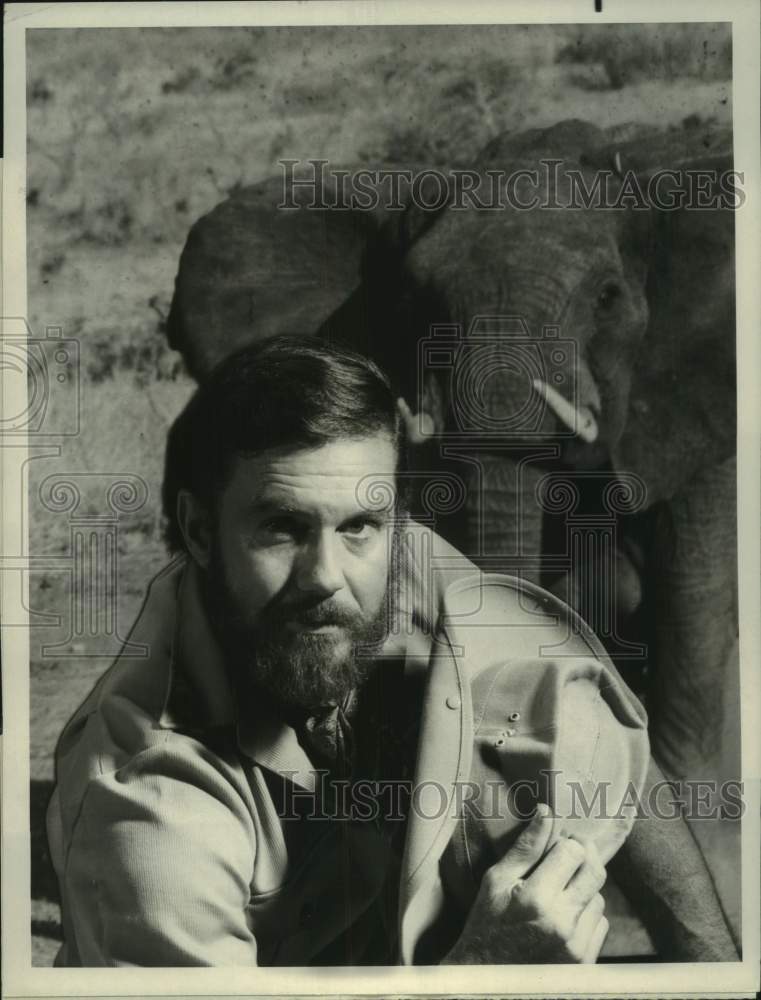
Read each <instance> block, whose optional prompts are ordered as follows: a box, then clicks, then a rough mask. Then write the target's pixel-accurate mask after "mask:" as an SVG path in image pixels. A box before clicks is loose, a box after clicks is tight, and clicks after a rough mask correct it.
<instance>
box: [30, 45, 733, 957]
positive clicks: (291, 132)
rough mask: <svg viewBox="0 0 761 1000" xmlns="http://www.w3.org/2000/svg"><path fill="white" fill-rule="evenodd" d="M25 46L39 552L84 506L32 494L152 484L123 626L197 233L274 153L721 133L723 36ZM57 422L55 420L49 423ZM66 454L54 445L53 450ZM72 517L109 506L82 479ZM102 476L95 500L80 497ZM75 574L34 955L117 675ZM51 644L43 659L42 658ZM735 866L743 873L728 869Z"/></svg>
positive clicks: (40, 680) (175, 403) (43, 700)
mask: <svg viewBox="0 0 761 1000" xmlns="http://www.w3.org/2000/svg"><path fill="white" fill-rule="evenodd" d="M27 55H28V93H27V102H28V133H29V141H28V157H29V159H28V189H27V203H28V282H29V286H28V291H29V323H30V326H31V329H32V331H33V334H34V335H35V336H36V337H43V336H44V335H45V330H46V328H47V327H51V326H56V327H61V328H62V332H63V336H64V337H67V338H75V339H76V340H77V341H78V342H79V349H80V362H79V399H78V401H77V398H76V393H75V391H74V390H73V389H69V388H66V389H63V390H61V391H59V392H58V396H57V398H56V400H55V403H56V408H58V407H60V408H62V410H65V409H66V408H70V407H71V406H74V405H77V402H78V405H79V407H80V416H81V420H80V428H81V429H80V433H79V434H78V435H77V436H75V437H71V438H68V439H61V440H64V444H63V445H62V450H61V454H60V457H58V458H53V457H47V458H44V457H40V458H38V459H35V460H33V461H31V462H30V464H29V467H28V468H29V497H30V525H31V539H32V542H31V551H32V554H33V555H34V556H36V557H40V558H41V559H42V562H43V563H44V561H45V559H49V560H52V559H54V558H56V557H63V559H64V563H65V561H66V559H67V557H70V554H71V552H70V545H71V542H70V523H69V521H70V513H66V512H52V511H50V510H49V509H47V508H46V507H45V506H44V505H43V504H42V502H41V500H40V494H39V489H40V485H41V483H42V482H43V481H44V480H45V479H46V478H47V477H48V476H50V475H51V474H63V473H77V474H81V473H88V474H106V477H107V476H108V475H113V474H123V473H132V474H137V475H139V476H140V477H141V478H142V479H143V480H144V481H145V482H146V484H147V486H148V490H149V496H148V499H147V501H146V503H145V504H143V505H142V506H140V507H139V509H138V510H136V511H134V512H133V513H129V514H123V515H121V516H120V521H119V525H118V559H119V561H118V575H117V593H118V623H119V632H120V634H121V635H125V634H126V632H127V630H128V629H129V625H130V623H131V622H132V620H133V619H134V616H135V614H136V612H137V611H138V608H139V605H140V602H141V599H142V597H143V595H144V591H145V587H146V583H147V581H148V580H149V579H150V577H151V576H152V575H153V574H154V573H155V572H156V571H157V570H158V569H159V568H160V567H161V566H162V564H163V563H164V562H165V560H166V555H165V551H164V548H163V544H162V539H161V519H160V514H159V495H160V485H161V471H162V461H163V448H164V438H165V434H166V430H167V427H168V425H169V423H170V421H171V420H172V419H173V417H174V416H175V415H176V413H177V412H178V411H179V409H180V408H181V406H182V404H183V403H184V401H185V399H186V398H187V397H188V395H189V393H190V392H191V391H192V387H193V386H192V383H191V382H190V380H189V379H188V377H187V376H186V375H185V374H184V372H183V370H182V365H181V363H180V361H179V359H178V357H177V356H176V355H175V354H174V353H173V352H171V351H169V349H168V348H167V347H166V345H165V341H164V338H163V331H162V328H163V322H164V318H165V316H166V314H167V311H168V307H169V302H170V299H171V294H172V288H173V280H174V275H175V271H176V267H177V261H178V258H179V254H180V251H181V249H182V245H183V242H184V239H185V237H186V235H187V231H188V228H189V227H190V225H191V224H192V222H193V221H195V219H196V218H198V216H199V215H201V214H203V213H205V212H206V211H208V210H209V209H211V208H212V207H213V206H214V205H215V204H216V203H217V202H219V201H221V200H222V199H223V198H225V196H226V195H227V194H228V193H229V192H230V191H231V190H232V189H233V188H235V187H236V186H237V185H241V184H247V183H251V182H255V181H257V180H261V179H263V178H265V177H268V176H270V175H272V174H275V173H278V170H279V168H278V166H277V161H278V159H279V158H281V157H293V158H300V159H304V158H307V157H322V158H326V159H329V160H331V161H332V162H334V163H337V164H351V163H356V162H362V163H366V164H368V165H372V164H373V162H376V161H377V162H381V161H386V162H388V161H395V160H399V161H410V160H411V161H418V162H420V161H429V162H432V163H449V164H456V165H467V164H468V162H469V159H470V158H471V156H472V155H473V154H474V153H475V152H476V151H477V150H478V149H479V148H480V147H481V146H482V145H483V144H484V143H485V142H486V141H487V140H488V139H490V138H491V137H492V136H494V135H496V134H497V133H499V132H502V131H504V130H507V129H519V128H523V127H533V126H536V125H551V124H553V123H554V122H556V121H559V120H560V119H563V118H569V117H577V118H587V119H590V120H592V121H594V122H595V123H596V124H598V125H602V126H607V125H616V124H621V123H626V122H641V123H647V124H660V125H663V126H676V125H678V124H679V123H681V122H682V121H683V120H684V119H685V118H687V117H688V116H693V115H698V116H699V117H700V118H701V119H715V120H717V121H720V122H728V121H729V120H730V116H731V104H732V101H731V82H730V80H731V61H730V44H729V38H728V32H727V30H726V28H725V27H724V26H718V25H713V26H709V25H690V26H679V25H670V26H663V27H661V28H660V30H658V29H653V28H651V27H649V26H636V27H635V26H627V27H622V28H618V27H613V26H610V27H609V26H595V27H586V28H578V27H574V26H562V27H544V26H537V27H516V26H498V27H494V26H487V27H457V28H450V27H425V28H386V27H377V28H319V29H292V28H291V29H273V28H269V29H256V28H251V29H240V28H235V29H232V28H229V29H224V28H219V29H135V30H126V29H118V30H116V29H114V30H103V29H98V30H41V29H37V30H33V31H29V32H28V33H27ZM56 408H54V409H52V410H51V412H52V413H55V412H57V409H56ZM59 443H60V441H59ZM78 482H79V486H80V488H81V489H82V499H81V503H80V508H79V510H78V512H75V513H79V514H82V513H83V512H84V513H87V512H89V513H91V514H98V513H101V512H104V510H105V511H107V510H108V508H107V507H106V508H104V494H103V480H102V479H101V478H99V479H97V480H96V479H95V478H93V476H92V475H90V477H89V478H86V477H82V476H81V475H80V476H79V477H78ZM88 482H89V483H92V484H93V486H92V488H90V487H87V488H86V487H84V486H83V484H85V483H88ZM72 592H73V591H72V579H71V576H70V569H68V568H67V567H66V565H64V564H60V565H59V566H58V567H56V566H55V565H54V564H53V563H52V561H51V565H50V566H49V567H48V568H44V567H43V568H40V569H39V570H37V571H35V572H33V573H32V574H31V576H30V607H31V611H32V612H35V613H48V614H56V615H58V616H59V617H60V619H61V620H60V624H59V625H57V626H56V625H48V626H45V627H42V626H40V627H37V628H36V629H34V630H33V635H32V657H33V659H32V668H31V710H32V717H31V775H32V846H33V865H32V895H33V903H32V907H33V928H32V930H33V959H34V962H35V964H41V965H45V964H49V963H50V962H51V961H52V958H53V956H54V954H55V951H56V949H57V947H58V941H59V939H60V925H59V914H58V905H57V889H56V886H55V879H54V876H53V875H52V872H51V869H50V864H49V858H48V855H47V848H46V844H45V836H44V822H43V817H44V809H45V806H46V803H47V799H48V797H49V794H50V790H51V787H52V784H51V782H52V777H53V765H52V752H53V747H54V744H55V741H56V739H57V736H58V734H59V732H60V730H61V728H62V726H63V724H64V723H65V721H66V719H67V718H68V717H69V716H70V715H71V713H72V711H73V710H74V708H75V707H76V706H77V704H78V703H79V702H80V701H81V699H82V698H83V696H84V695H85V694H86V692H87V691H88V690H89V688H90V687H91V686H92V684H93V682H94V679H95V678H96V677H97V676H98V675H100V674H101V673H102V671H103V670H104V668H105V667H106V666H107V665H108V662H109V661H108V658H107V657H101V656H99V657H92V656H87V655H84V654H85V653H86V652H87V649H88V648H89V647H87V646H86V645H84V644H81V643H76V642H72V641H69V639H70V637H71V634H72V632H71V629H72V616H73V615H74V614H75V613H76V611H77V609H76V607H74V606H73V605H72V601H71V600H70V594H71V593H72ZM56 644H60V645H59V649H58V650H57V651H52V652H51V651H48V652H47V653H46V654H44V655H43V651H42V646H43V645H48V646H49V645H56ZM728 863H730V864H731V859H729V861H728Z"/></svg>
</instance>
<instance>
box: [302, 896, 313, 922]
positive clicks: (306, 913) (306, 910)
mask: <svg viewBox="0 0 761 1000" xmlns="http://www.w3.org/2000/svg"><path fill="white" fill-rule="evenodd" d="M313 916H314V904H313V903H310V902H309V900H307V901H306V903H304V904H303V905H302V907H301V912H300V913H299V923H300V924H301V926H302V927H303V926H304V924H308V923H309V921H310V920H311V919H312V917H313Z"/></svg>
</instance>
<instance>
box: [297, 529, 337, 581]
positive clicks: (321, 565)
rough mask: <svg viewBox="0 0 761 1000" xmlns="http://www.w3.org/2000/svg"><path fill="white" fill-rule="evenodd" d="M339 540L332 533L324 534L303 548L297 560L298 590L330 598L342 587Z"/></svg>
mask: <svg viewBox="0 0 761 1000" xmlns="http://www.w3.org/2000/svg"><path fill="white" fill-rule="evenodd" d="M339 544H340V539H338V538H336V537H335V535H334V533H333V532H330V533H328V532H325V533H321V534H320V535H318V536H317V537H316V538H314V539H312V540H311V541H310V542H309V544H308V545H306V546H305V548H304V550H303V551H302V553H301V557H300V559H299V567H298V573H297V579H296V582H297V585H298V588H299V590H302V591H304V593H308V594H317V595H319V596H320V597H330V596H331V595H332V594H335V593H336V591H337V590H340V589H341V588H342V587H343V585H344V577H343V570H342V569H341V565H340V553H339V552H338V551H337V548H338V545H339Z"/></svg>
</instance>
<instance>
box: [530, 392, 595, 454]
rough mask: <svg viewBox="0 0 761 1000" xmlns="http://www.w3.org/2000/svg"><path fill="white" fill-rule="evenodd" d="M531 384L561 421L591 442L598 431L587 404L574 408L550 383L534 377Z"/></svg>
mask: <svg viewBox="0 0 761 1000" xmlns="http://www.w3.org/2000/svg"><path fill="white" fill-rule="evenodd" d="M533 386H534V389H536V391H537V392H538V393H539V394H540V395H541V396H543V397H544V400H545V402H546V403H547V405H548V406H549V408H550V409H551V410H552V412H553V413H554V414H555V416H556V417H557V418H558V420H560V421H561V423H563V424H565V426H566V427H567V428H568V429H569V430H571V431H573V432H574V433H575V434H578V436H579V437H580V438H581V440H582V441H584V442H586V443H587V444H593V443H594V442H595V441H596V440H597V437H598V435H599V433H600V428H599V426H598V424H597V419H596V418H595V415H594V412H593V410H592V408H591V407H589V406H580V407H579V408H578V409H576V408H575V407H574V406H572V405H571V404H570V403H569V402H568V400H567V399H566V398H565V396H561V395H560V393H559V392H558V391H557V389H553V388H552V386H551V385H547V383H546V382H542V380H541V379H538V378H535V379H534V380H533Z"/></svg>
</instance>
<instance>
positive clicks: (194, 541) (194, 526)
mask: <svg viewBox="0 0 761 1000" xmlns="http://www.w3.org/2000/svg"><path fill="white" fill-rule="evenodd" d="M177 522H178V524H179V526H180V531H181V532H182V537H183V538H184V539H185V547H186V549H187V550H188V552H189V553H190V555H191V556H192V558H193V559H194V560H195V561H196V562H197V563H198V565H199V566H201V567H202V569H206V568H207V567H208V565H209V559H210V553H211V518H210V516H209V512H208V510H207V509H206V507H205V506H204V505H203V504H202V503H200V501H199V500H198V499H197V498H196V497H195V496H193V494H192V493H191V492H190V491H189V490H180V492H179V493H178V494H177Z"/></svg>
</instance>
